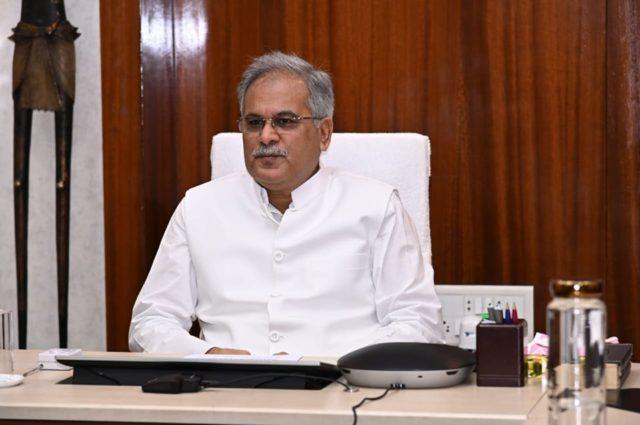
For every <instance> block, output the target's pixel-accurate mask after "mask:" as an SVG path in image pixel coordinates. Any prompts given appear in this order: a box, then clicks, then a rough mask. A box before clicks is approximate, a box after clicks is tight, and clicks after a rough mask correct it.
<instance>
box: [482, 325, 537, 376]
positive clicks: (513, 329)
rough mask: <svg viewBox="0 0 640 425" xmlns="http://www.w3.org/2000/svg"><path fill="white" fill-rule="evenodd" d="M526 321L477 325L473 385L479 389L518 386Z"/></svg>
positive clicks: (522, 367)
mask: <svg viewBox="0 0 640 425" xmlns="http://www.w3.org/2000/svg"><path fill="white" fill-rule="evenodd" d="M525 326H526V322H525V321H524V320H520V321H519V322H518V323H517V324H494V323H480V324H479V325H478V326H477V328H476V336H477V342H476V383H477V384H478V386H480V387H522V386H524V384H525V380H526V376H527V375H526V374H527V370H526V367H525V363H524V334H525Z"/></svg>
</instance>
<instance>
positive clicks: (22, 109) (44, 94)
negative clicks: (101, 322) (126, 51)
mask: <svg viewBox="0 0 640 425" xmlns="http://www.w3.org/2000/svg"><path fill="white" fill-rule="evenodd" d="M78 36H79V34H78V32H77V28H75V27H73V26H72V25H71V24H70V23H69V21H67V18H66V14H65V9H64V2H63V1H62V0H22V11H21V16H20V22H19V23H18V25H17V26H16V27H15V28H14V29H13V35H12V36H11V37H10V39H11V40H13V41H14V42H15V44H16V47H15V52H14V56H13V102H14V130H13V137H14V162H13V170H14V171H13V172H14V192H13V193H14V208H15V210H14V214H15V240H16V269H17V284H18V330H19V338H18V339H19V346H20V348H26V345H27V229H28V223H27V219H28V210H29V151H30V147H31V119H32V116H33V110H34V109H35V110H43V111H54V113H55V140H56V253H57V266H58V329H59V335H60V347H66V346H67V315H68V290H69V203H70V192H69V189H70V187H69V186H70V179H71V130H72V124H73V100H74V96H75V51H74V46H73V42H74V40H75V39H76V38H78Z"/></svg>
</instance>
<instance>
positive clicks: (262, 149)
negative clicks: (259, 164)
mask: <svg viewBox="0 0 640 425" xmlns="http://www.w3.org/2000/svg"><path fill="white" fill-rule="evenodd" d="M287 155H289V151H287V150H286V149H281V148H279V147H278V146H276V145H268V146H267V145H260V146H258V147H257V148H255V149H254V150H253V152H251V156H253V157H254V158H261V157H263V156H287Z"/></svg>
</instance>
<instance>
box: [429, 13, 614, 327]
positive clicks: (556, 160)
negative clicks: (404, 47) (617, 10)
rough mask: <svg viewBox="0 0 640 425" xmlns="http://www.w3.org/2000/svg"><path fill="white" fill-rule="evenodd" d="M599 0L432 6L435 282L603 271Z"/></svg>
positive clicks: (540, 313) (539, 287)
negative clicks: (590, 0) (596, 0)
mask: <svg viewBox="0 0 640 425" xmlns="http://www.w3.org/2000/svg"><path fill="white" fill-rule="evenodd" d="M604 16H605V14H604V2H585V3H583V2H580V1H567V2H536V3H535V5H534V4H533V3H531V2H491V1H489V2H479V1H476V2H466V3H462V4H461V6H460V7H458V6H453V5H452V6H451V7H448V8H438V7H436V6H434V7H432V8H430V14H429V24H428V25H427V27H428V28H430V31H429V34H428V37H427V51H428V52H429V54H428V63H427V65H426V66H427V75H428V86H427V91H426V93H425V94H424V95H425V96H426V97H427V98H428V110H427V120H428V134H429V135H430V136H431V138H432V141H433V156H432V167H433V175H432V180H431V226H432V227H431V229H432V240H433V252H434V266H435V270H436V280H437V281H438V282H441V283H460V282H465V283H475V282H477V283H489V284H494V283H513V284H518V283H531V284H534V285H535V291H536V305H535V317H536V320H535V327H536V329H538V330H544V329H545V322H544V320H545V314H544V312H545V306H546V303H547V301H548V299H549V297H548V290H547V282H548V280H549V278H552V277H558V276H576V275H584V276H596V277H601V276H603V274H604V262H603V255H604V187H603V182H604V166H603V160H604V157H603V149H604V113H605V110H604V106H605V105H604V81H605V77H604V45H605V43H604V41H605V40H604V26H605V22H604Z"/></svg>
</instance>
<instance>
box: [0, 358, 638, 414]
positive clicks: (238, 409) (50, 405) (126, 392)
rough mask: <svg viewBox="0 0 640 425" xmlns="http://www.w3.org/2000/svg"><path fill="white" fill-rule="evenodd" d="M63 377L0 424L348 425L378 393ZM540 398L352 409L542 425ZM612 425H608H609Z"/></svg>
mask: <svg viewBox="0 0 640 425" xmlns="http://www.w3.org/2000/svg"><path fill="white" fill-rule="evenodd" d="M92 354H96V353H92ZM118 354H119V355H121V354H122V353H118ZM104 355H107V356H108V355H110V353H104ZM129 355H131V356H138V355H141V354H134V353H131V354H129ZM36 358H37V351H32V350H27V351H19V352H17V353H16V370H17V371H18V372H21V371H26V370H28V369H30V368H32V367H33V366H34V365H35V364H36ZM70 374H71V372H55V371H41V372H37V373H35V374H33V375H30V376H28V377H27V378H26V379H25V382H24V383H23V384H22V385H20V386H17V387H12V388H3V389H0V423H3V424H18V423H19V424H26V423H44V422H49V423H50V421H65V422H69V421H79V422H87V421H96V422H114V423H115V422H120V423H122V422H129V423H150V422H156V423H176V424H177V423H210V424H265V425H267V424H284V425H305V424H310V425H321V424H324V425H326V424H332V425H333V424H335V425H340V424H344V425H347V424H351V423H352V421H353V416H352V412H351V406H353V405H354V404H356V403H358V402H359V401H360V400H361V399H362V398H363V397H366V396H376V395H378V394H380V393H381V392H382V390H379V389H365V388H362V389H360V391H359V392H357V393H345V392H343V391H342V387H340V386H339V385H336V384H332V385H330V386H328V387H326V388H325V389H322V390H318V391H311V390H308V391H304V390H265V389H250V390H248V389H212V390H205V391H202V392H200V393H192V394H177V395H168V394H146V393H142V392H141V390H140V388H139V387H118V386H83V385H56V383H57V382H59V381H61V380H62V379H64V378H67V377H68V376H70ZM628 384H629V385H630V384H634V385H631V386H640V365H634V368H633V370H632V372H631V376H630V377H629V380H628ZM543 396H544V390H543V388H542V384H541V382H540V381H533V382H530V383H529V384H528V385H527V386H526V387H524V388H489V387H477V386H475V384H474V383H473V382H470V383H467V384H464V385H460V386H457V387H453V388H443V389H436V390H403V391H395V392H391V393H389V394H388V395H387V397H385V398H384V399H382V400H378V401H375V402H372V403H367V404H365V405H364V406H363V407H361V408H360V409H358V423H359V424H363V425H367V424H368V425H383V424H384V425H387V424H393V425H403V424H407V425H409V424H412V425H416V424H443V425H444V424H447V425H454V424H456V425H458V424H480V425H482V424H487V425H488V424H491V425H495V424H527V425H538V424H545V423H546V410H545V409H546V405H545V402H546V398H545V397H543ZM608 410H609V411H616V412H619V411H617V410H616V409H608ZM622 413H624V415H623V419H628V415H631V417H633V420H631V422H629V421H628V420H627V422H625V425H626V424H629V423H633V422H634V420H635V421H638V420H640V415H638V414H631V413H629V414H627V413H626V412H622ZM616 415H617V414H616ZM617 417H618V416H616V418H617ZM610 418H611V415H610ZM23 421H28V422H23ZM611 423H615V422H612V421H611V420H610V421H609V424H611ZM620 423H622V422H620Z"/></svg>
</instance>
